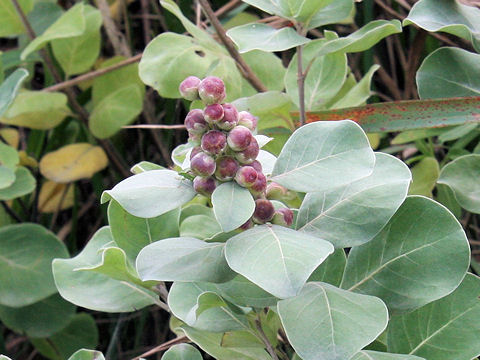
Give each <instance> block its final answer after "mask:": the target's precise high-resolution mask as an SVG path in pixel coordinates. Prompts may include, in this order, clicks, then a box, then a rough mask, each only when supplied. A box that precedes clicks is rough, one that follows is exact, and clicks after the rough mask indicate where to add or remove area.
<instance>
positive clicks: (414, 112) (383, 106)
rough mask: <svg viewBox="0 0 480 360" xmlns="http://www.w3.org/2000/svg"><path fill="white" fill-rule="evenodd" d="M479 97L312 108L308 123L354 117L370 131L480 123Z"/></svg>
mask: <svg viewBox="0 0 480 360" xmlns="http://www.w3.org/2000/svg"><path fill="white" fill-rule="evenodd" d="M479 101H480V96H477V97H468V98H448V99H433V100H410V101H391V102H384V103H377V104H369V105H365V106H359V107H353V108H347V109H339V110H324V111H315V112H310V113H308V114H307V123H311V122H317V121H323V120H328V121H331V120H343V119H351V120H353V121H355V122H356V123H358V124H359V125H360V126H361V127H362V129H363V130H364V131H366V132H367V133H377V132H386V131H388V132H394V131H404V130H411V129H422V128H438V127H445V126H452V125H462V124H466V123H478V122H480V112H479V110H478V102H479Z"/></svg>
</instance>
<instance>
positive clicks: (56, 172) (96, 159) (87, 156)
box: [40, 143, 108, 183]
mask: <svg viewBox="0 0 480 360" xmlns="http://www.w3.org/2000/svg"><path fill="white" fill-rule="evenodd" d="M107 164H108V159H107V155H106V154H105V152H104V151H103V149H102V148H101V147H99V146H93V145H91V144H88V143H78V144H72V145H67V146H64V147H62V148H60V149H58V150H56V151H53V152H51V153H48V154H47V155H45V156H44V157H43V158H42V160H41V161H40V173H41V174H42V175H43V176H45V177H46V178H47V179H49V180H52V181H55V182H57V183H69V182H72V181H75V180H79V179H89V178H91V177H92V176H93V174H95V173H96V172H98V171H100V170H102V169H104V168H105V167H106V166H107Z"/></svg>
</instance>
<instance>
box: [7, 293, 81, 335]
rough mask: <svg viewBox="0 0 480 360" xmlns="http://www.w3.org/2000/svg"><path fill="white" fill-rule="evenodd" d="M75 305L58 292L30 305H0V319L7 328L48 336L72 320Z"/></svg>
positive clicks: (18, 331) (21, 332) (20, 332)
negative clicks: (16, 306) (18, 306)
mask: <svg viewBox="0 0 480 360" xmlns="http://www.w3.org/2000/svg"><path fill="white" fill-rule="evenodd" d="M74 314H75V306H74V305H73V304H70V303H69V302H66V301H65V300H63V299H62V297H61V296H60V295H58V294H54V295H52V296H49V297H47V298H45V299H43V300H40V301H39V302H36V303H34V304H32V305H27V306H23V307H20V308H13V307H9V306H3V305H0V319H1V320H2V322H3V323H4V324H5V326H7V327H8V328H10V329H12V330H14V331H15V332H17V333H19V334H25V335H27V336H29V337H48V336H50V335H53V334H54V333H56V332H58V331H60V330H62V329H63V328H64V327H66V326H67V325H68V324H69V323H70V321H71V320H72V317H73V315H74Z"/></svg>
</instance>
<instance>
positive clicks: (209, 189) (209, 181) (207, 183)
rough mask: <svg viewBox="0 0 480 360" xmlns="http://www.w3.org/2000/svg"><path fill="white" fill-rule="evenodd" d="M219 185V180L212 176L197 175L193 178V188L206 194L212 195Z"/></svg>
mask: <svg viewBox="0 0 480 360" xmlns="http://www.w3.org/2000/svg"><path fill="white" fill-rule="evenodd" d="M216 187H217V182H216V181H215V179H214V178H212V177H202V176H197V177H196V178H195V179H193V189H194V190H195V191H196V192H197V193H199V194H202V195H204V196H207V197H210V196H211V195H212V194H213V191H214V190H215V189H216Z"/></svg>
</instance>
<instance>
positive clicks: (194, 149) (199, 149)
mask: <svg viewBox="0 0 480 360" xmlns="http://www.w3.org/2000/svg"><path fill="white" fill-rule="evenodd" d="M201 151H203V150H202V147H201V146H195V147H194V148H193V149H192V151H191V152H190V160H192V159H193V157H194V156H195V155H197V154H198V153H199V152H201Z"/></svg>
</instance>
